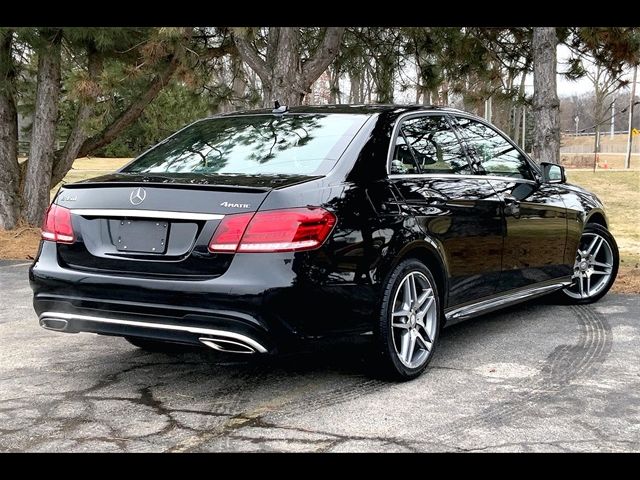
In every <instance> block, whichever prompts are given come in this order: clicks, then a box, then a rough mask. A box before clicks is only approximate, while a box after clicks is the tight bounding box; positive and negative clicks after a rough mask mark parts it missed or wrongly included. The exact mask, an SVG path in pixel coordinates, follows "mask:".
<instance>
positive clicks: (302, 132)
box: [122, 113, 367, 175]
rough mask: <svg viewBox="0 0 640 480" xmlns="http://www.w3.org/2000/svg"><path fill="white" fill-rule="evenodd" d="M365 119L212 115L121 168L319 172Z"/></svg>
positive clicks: (137, 170)
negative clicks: (216, 116)
mask: <svg viewBox="0 0 640 480" xmlns="http://www.w3.org/2000/svg"><path fill="white" fill-rule="evenodd" d="M366 119H367V116H366V115H357V114H337V113H334V114H329V115H317V114H304V115H294V114H289V115H286V114H285V115H251V116H237V117H220V118H211V119H207V120H202V121H200V122H197V123H194V124H193V125H190V126H189V127H187V128H185V129H184V130H182V131H180V132H178V133H177V134H175V135H174V136H172V137H169V138H168V139H166V140H164V141H163V142H161V143H160V144H158V145H157V146H156V147H155V148H152V149H151V150H149V151H148V152H146V153H144V154H142V155H141V156H140V157H138V158H137V159H136V160H134V161H133V162H132V163H131V164H129V165H128V166H127V167H125V168H124V169H123V170H122V171H123V172H131V173H203V174H231V173H235V174H254V175H260V174H264V175H271V174H285V175H286V174H291V175H294V174H295V175H323V174H325V173H327V172H328V171H329V170H331V168H332V167H333V166H334V165H335V163H336V161H337V160H338V158H340V155H342V153H343V152H344V150H345V149H346V147H347V145H348V144H349V142H350V141H351V139H352V138H353V136H354V135H355V134H356V132H357V131H358V130H359V129H360V127H361V126H362V125H363V124H364V122H365V120H366Z"/></svg>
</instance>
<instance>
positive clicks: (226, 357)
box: [96, 298, 562, 379]
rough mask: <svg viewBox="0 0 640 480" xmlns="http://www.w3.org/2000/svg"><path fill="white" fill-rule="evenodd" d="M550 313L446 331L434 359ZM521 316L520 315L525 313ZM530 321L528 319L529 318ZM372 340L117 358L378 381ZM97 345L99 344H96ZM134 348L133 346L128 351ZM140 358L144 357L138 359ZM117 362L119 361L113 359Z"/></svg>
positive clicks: (539, 304)
mask: <svg viewBox="0 0 640 480" xmlns="http://www.w3.org/2000/svg"><path fill="white" fill-rule="evenodd" d="M553 308H562V307H559V306H558V305H557V303H556V302H555V301H554V300H553V299H547V298H543V299H537V300H532V301H530V302H526V303H523V304H520V305H516V306H513V307H509V308H505V309H502V310H500V311H499V312H494V313H489V314H485V315H482V316H480V317H477V318H474V319H472V320H468V321H465V322H461V323H458V324H455V325H452V326H450V327H447V328H444V329H443V330H442V331H441V334H440V342H439V346H438V351H437V352H436V354H435V355H434V360H435V359H437V361H438V363H439V364H440V365H443V364H444V365H446V364H447V361H448V358H451V357H450V356H451V355H455V352H453V350H454V349H453V348H452V347H453V346H456V345H458V344H459V342H463V343H465V344H467V345H469V348H474V345H477V344H478V342H479V341H480V339H481V337H482V336H483V335H485V331H486V329H487V328H488V327H489V326H495V324H496V323H499V324H500V328H501V329H503V331H504V332H505V333H507V334H508V332H509V331H510V330H513V332H514V335H515V334H516V333H515V332H516V330H517V329H518V328H520V327H519V326H518V325H517V324H516V323H515V322H513V321H512V320H513V317H514V315H516V314H517V315H518V316H520V317H522V315H523V314H524V315H526V316H527V319H528V320H527V321H530V322H534V323H535V322H536V321H540V318H542V316H543V315H540V314H541V313H542V312H544V311H548V310H549V309H553ZM523 312H524V313H523ZM529 317H530V318H529ZM372 340H373V337H372V336H371V335H365V336H361V337H359V338H358V339H348V340H342V339H340V340H337V339H326V340H322V341H314V342H313V343H311V344H308V345H306V346H305V348H304V349H300V348H299V349H296V350H294V351H291V352H287V353H279V354H277V355H245V354H225V353H221V352H216V351H214V350H210V349H207V348H206V347H202V348H200V347H192V348H189V347H186V348H185V349H184V351H177V352H171V353H155V352H154V353H148V352H142V351H141V350H132V351H128V352H127V353H124V354H119V355H118V357H120V358H121V360H122V361H123V363H124V364H126V363H128V362H127V360H126V359H125V358H124V357H128V356H131V355H133V356H134V357H136V358H137V361H138V362H144V360H143V358H144V359H148V361H149V364H150V365H149V367H151V368H153V364H158V365H163V364H166V363H171V364H172V365H174V368H177V369H180V365H181V364H184V370H185V371H188V370H189V369H191V368H194V365H200V366H202V367H206V366H211V367H216V368H215V371H216V375H215V376H216V378H220V376H224V375H225V372H227V373H228V374H229V375H238V374H240V375H244V374H249V372H253V373H258V372H259V373H262V374H268V376H269V377H272V378H273V377H275V378H278V377H287V376H296V377H299V376H312V375H313V374H323V375H333V376H336V377H340V376H342V377H363V376H364V377H371V378H379V379H385V378H384V377H381V376H380V375H379V373H378V371H377V369H376V367H375V363H374V362H372V361H371V360H372V354H373V342H372ZM96 341H99V340H96ZM132 348H134V347H132ZM141 355H143V356H144V357H141ZM112 361H115V362H116V363H118V360H117V359H115V358H114V359H113V360H112Z"/></svg>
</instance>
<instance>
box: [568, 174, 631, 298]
mask: <svg viewBox="0 0 640 480" xmlns="http://www.w3.org/2000/svg"><path fill="white" fill-rule="evenodd" d="M567 177H568V180H569V182H571V183H575V184H576V185H580V186H583V187H584V188H586V189H587V190H590V191H592V192H593V193H595V194H596V195H598V198H600V200H602V201H603V202H604V205H605V209H606V212H607V216H608V217H609V223H610V225H609V227H610V229H611V233H613V235H614V236H615V238H616V241H617V242H618V248H619V249H620V272H619V273H618V279H617V280H616V283H615V284H614V285H613V291H615V292H620V293H640V225H639V222H640V212H639V211H638V207H639V206H640V171H637V170H632V171H603V170H598V171H596V172H595V173H593V172H592V171H576V170H568V171H567Z"/></svg>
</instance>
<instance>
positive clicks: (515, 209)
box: [503, 195, 520, 218]
mask: <svg viewBox="0 0 640 480" xmlns="http://www.w3.org/2000/svg"><path fill="white" fill-rule="evenodd" d="M503 200H504V214H505V215H509V216H511V217H515V218H520V201H519V200H518V199H517V198H516V197H512V196H511V195H505V196H504V197H503Z"/></svg>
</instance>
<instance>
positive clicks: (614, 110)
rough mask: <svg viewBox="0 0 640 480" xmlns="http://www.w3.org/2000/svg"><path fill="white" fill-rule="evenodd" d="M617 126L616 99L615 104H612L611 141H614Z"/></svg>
mask: <svg viewBox="0 0 640 480" xmlns="http://www.w3.org/2000/svg"><path fill="white" fill-rule="evenodd" d="M615 125H616V99H615V98H614V99H613V102H611V140H613V135H614V132H615Z"/></svg>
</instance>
